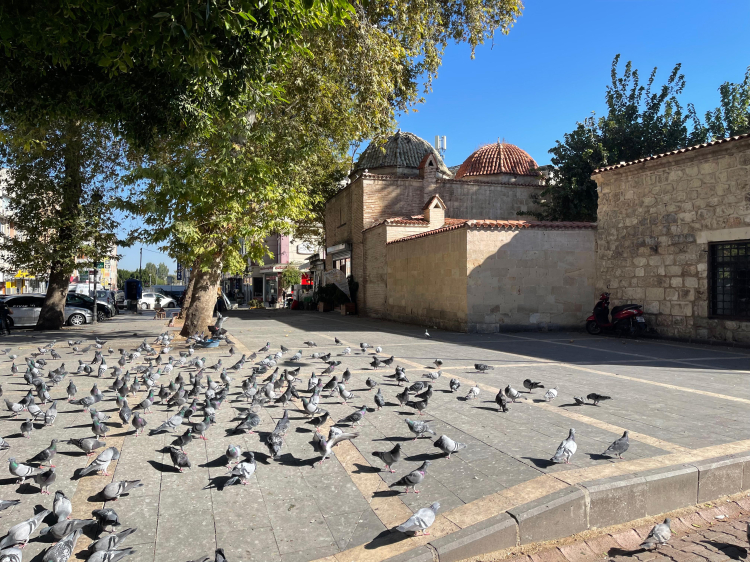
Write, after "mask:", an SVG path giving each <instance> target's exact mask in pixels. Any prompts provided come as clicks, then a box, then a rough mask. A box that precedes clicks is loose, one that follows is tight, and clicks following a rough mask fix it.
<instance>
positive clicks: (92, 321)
mask: <svg viewBox="0 0 750 562" xmlns="http://www.w3.org/2000/svg"><path fill="white" fill-rule="evenodd" d="M96 266H97V263H96V262H94V318H93V319H92V320H91V324H92V325H94V326H96V317H97V315H98V314H99V305H98V304H97V302H96V274H97V273H99V268H98V267H96Z"/></svg>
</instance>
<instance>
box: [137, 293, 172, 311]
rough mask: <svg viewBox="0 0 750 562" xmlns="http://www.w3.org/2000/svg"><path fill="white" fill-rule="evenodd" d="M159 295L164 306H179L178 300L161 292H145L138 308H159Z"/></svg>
mask: <svg viewBox="0 0 750 562" xmlns="http://www.w3.org/2000/svg"><path fill="white" fill-rule="evenodd" d="M157 297H159V298H160V299H161V306H163V307H164V308H175V307H176V306H177V302H176V301H175V300H174V299H173V298H172V297H168V296H167V295H162V294H161V293H143V296H142V297H141V298H140V299H139V300H138V308H140V309H141V310H148V309H156V308H158V307H157V305H156V299H157Z"/></svg>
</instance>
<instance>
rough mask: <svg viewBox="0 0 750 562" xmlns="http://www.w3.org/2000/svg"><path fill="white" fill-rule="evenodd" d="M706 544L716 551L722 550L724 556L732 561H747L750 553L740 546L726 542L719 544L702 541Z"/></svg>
mask: <svg viewBox="0 0 750 562" xmlns="http://www.w3.org/2000/svg"><path fill="white" fill-rule="evenodd" d="M700 542H702V543H704V544H707V545H709V546H712V547H714V548H715V549H716V550H720V551H721V553H722V554H724V555H726V556H727V557H729V558H731V559H732V560H746V559H747V554H748V551H747V549H746V548H745V547H742V546H738V545H736V544H729V543H726V542H718V541H711V540H703V541H700Z"/></svg>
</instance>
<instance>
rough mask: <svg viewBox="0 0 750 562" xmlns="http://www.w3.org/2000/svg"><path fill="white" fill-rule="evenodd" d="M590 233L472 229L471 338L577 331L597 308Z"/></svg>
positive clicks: (593, 234) (593, 236)
mask: <svg viewBox="0 0 750 562" xmlns="http://www.w3.org/2000/svg"><path fill="white" fill-rule="evenodd" d="M595 239H596V231H595V230H593V229H580V230H579V229H576V230H557V229H554V230H543V229H540V228H529V229H524V230H515V231H513V230H511V231H508V230H498V229H472V230H469V231H468V239H467V245H468V249H467V264H466V266H467V272H468V282H467V294H468V303H467V306H468V313H467V324H468V325H467V328H468V330H469V331H470V332H497V331H502V330H514V329H521V330H529V329H559V328H577V329H580V328H582V327H583V326H584V325H585V319H586V317H587V316H588V315H589V314H590V313H591V309H592V308H593V306H594V303H595V295H596V292H595V284H596V282H595V279H596V269H595V249H594V248H595Z"/></svg>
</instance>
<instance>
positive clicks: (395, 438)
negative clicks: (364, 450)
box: [373, 435, 414, 442]
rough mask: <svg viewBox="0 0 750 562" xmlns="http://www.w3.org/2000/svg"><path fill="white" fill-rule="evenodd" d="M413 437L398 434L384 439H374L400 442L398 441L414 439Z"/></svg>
mask: <svg viewBox="0 0 750 562" xmlns="http://www.w3.org/2000/svg"><path fill="white" fill-rule="evenodd" d="M413 439H414V438H413V437H403V436H401V435H397V436H396V437H383V438H382V439H373V441H388V442H391V441H393V442H398V441H412V440H413Z"/></svg>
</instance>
